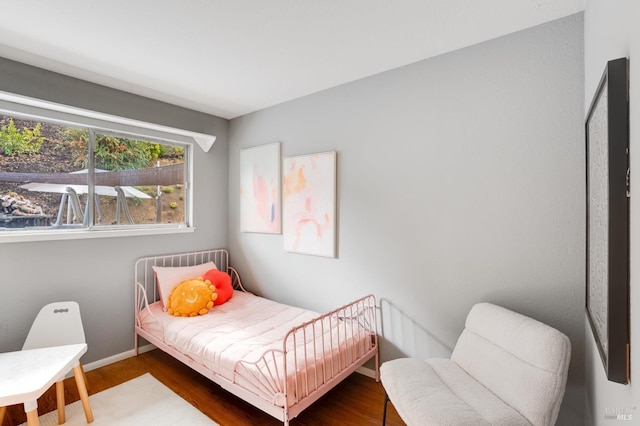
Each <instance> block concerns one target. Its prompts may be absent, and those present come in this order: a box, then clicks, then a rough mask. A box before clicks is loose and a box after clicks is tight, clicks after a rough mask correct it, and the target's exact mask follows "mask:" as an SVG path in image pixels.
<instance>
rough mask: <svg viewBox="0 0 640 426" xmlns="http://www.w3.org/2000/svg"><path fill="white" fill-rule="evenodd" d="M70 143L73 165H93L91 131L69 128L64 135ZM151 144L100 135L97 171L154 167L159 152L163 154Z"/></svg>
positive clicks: (96, 148) (97, 148)
mask: <svg viewBox="0 0 640 426" xmlns="http://www.w3.org/2000/svg"><path fill="white" fill-rule="evenodd" d="M63 137H64V139H65V140H66V141H68V142H69V143H70V148H71V152H72V155H73V162H74V164H75V165H76V166H78V167H82V168H86V167H87V166H88V164H89V158H88V155H89V151H88V146H89V143H88V141H89V131H88V130H84V129H74V128H67V129H66V130H65V132H64V135H63ZM155 145H157V144H153V143H151V142H145V141H138V140H134V139H127V138H119V137H115V136H108V135H96V146H95V148H94V151H95V153H94V154H95V162H96V168H98V169H105V170H129V169H140V168H143V167H147V166H149V165H150V164H151V160H152V159H153V158H154V155H155V153H157V152H159V150H158V149H157V148H155Z"/></svg>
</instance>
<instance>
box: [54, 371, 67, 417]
mask: <svg viewBox="0 0 640 426" xmlns="http://www.w3.org/2000/svg"><path fill="white" fill-rule="evenodd" d="M56 400H57V402H58V424H59V425H61V424H63V423H64V422H65V421H66V419H65V414H64V382H63V381H62V380H60V381H59V382H56Z"/></svg>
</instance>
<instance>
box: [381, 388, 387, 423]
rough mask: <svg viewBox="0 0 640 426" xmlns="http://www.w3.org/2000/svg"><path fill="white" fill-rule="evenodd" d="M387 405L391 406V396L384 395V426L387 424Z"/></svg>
mask: <svg viewBox="0 0 640 426" xmlns="http://www.w3.org/2000/svg"><path fill="white" fill-rule="evenodd" d="M387 404H389V395H387V394H386V393H385V394H384V410H383V411H382V426H385V425H386V424H387Z"/></svg>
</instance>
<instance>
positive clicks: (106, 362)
mask: <svg viewBox="0 0 640 426" xmlns="http://www.w3.org/2000/svg"><path fill="white" fill-rule="evenodd" d="M155 348H156V347H155V346H154V345H152V344H148V345H144V346H140V347H139V348H138V353H139V354H143V353H145V352H149V351H151V350H153V349H155ZM135 354H136V352H135V351H134V350H133V349H131V350H130V351H126V352H122V353H119V354H116V355H113V356H110V357H107V358H103V359H99V360H97V361H94V362H90V363H89V364H83V365H82V367H83V368H84V371H91V370H95V369H96V368H100V367H104V366H105V365H109V364H113V363H114V362H118V361H122V360H123V359H127V358H131V357H132V356H135Z"/></svg>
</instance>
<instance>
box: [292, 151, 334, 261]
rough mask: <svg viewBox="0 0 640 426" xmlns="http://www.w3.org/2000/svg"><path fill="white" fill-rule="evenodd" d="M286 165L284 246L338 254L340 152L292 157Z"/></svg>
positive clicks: (309, 251) (330, 255) (308, 252)
mask: <svg viewBox="0 0 640 426" xmlns="http://www.w3.org/2000/svg"><path fill="white" fill-rule="evenodd" d="M283 168H284V173H283V179H282V180H283V183H282V188H283V203H282V204H283V206H282V216H283V218H282V234H283V239H284V249H285V250H286V251H288V252H292V253H303V254H311V255H316V256H325V257H336V229H337V227H336V152H335V151H331V152H324V153H319V154H311V155H300V156H297V157H288V158H285V159H284V165H283Z"/></svg>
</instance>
